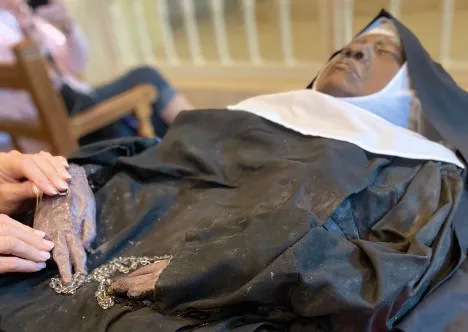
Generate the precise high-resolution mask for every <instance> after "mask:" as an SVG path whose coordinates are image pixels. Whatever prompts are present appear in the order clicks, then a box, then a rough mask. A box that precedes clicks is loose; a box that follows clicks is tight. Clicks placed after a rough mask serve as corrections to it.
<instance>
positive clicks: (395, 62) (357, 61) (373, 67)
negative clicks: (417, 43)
mask: <svg viewBox="0 0 468 332" xmlns="http://www.w3.org/2000/svg"><path fill="white" fill-rule="evenodd" d="M403 63H404V54H403V49H402V47H401V45H400V43H399V42H398V40H397V39H396V38H394V37H391V36H388V35H385V34H366V35H362V36H360V37H357V38H356V39H354V40H353V41H352V42H351V43H350V44H349V45H348V46H346V47H345V48H344V49H343V51H342V52H341V53H340V54H338V55H336V56H335V57H334V58H333V59H332V60H331V61H330V63H329V64H328V65H327V66H326V68H325V69H324V71H323V72H322V73H321V75H320V77H319V81H318V82H317V85H316V89H317V91H320V92H323V93H326V94H329V95H331V96H334V97H361V96H367V95H370V94H373V93H376V92H378V91H380V90H382V89H383V88H384V87H385V86H386V85H387V84H388V83H389V82H390V80H391V79H392V78H393V76H395V74H396V73H397V72H398V70H399V69H400V67H401V66H402V65H403Z"/></svg>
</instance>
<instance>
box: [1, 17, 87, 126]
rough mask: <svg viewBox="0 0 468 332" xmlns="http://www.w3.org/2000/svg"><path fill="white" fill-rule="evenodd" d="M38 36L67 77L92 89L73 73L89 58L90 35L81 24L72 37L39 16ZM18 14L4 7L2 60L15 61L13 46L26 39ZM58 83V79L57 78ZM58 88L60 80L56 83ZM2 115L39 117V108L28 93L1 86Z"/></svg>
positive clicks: (79, 69) (79, 84)
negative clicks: (17, 18)
mask: <svg viewBox="0 0 468 332" xmlns="http://www.w3.org/2000/svg"><path fill="white" fill-rule="evenodd" d="M35 26H36V34H35V39H39V40H38V42H40V43H41V45H42V46H44V47H45V48H47V49H48V50H49V52H50V53H51V54H52V55H53V57H54V59H55V62H56V63H57V65H58V66H59V68H60V70H61V71H62V73H63V74H64V80H65V81H66V82H67V83H68V84H70V85H72V86H73V87H75V88H77V89H80V90H82V91H86V90H88V91H89V90H90V88H89V87H87V86H86V85H85V84H84V83H82V82H80V81H78V80H76V79H75V78H74V77H73V74H74V73H79V72H81V71H82V70H83V69H84V67H85V66H86V64H87V62H88V47H87V43H86V39H85V37H84V35H83V33H82V32H81V30H80V29H79V28H78V27H76V26H75V27H74V28H73V30H72V32H71V34H70V35H69V36H68V37H65V35H64V34H63V33H62V32H61V31H60V30H58V29H56V28H55V27H54V26H52V25H50V24H49V23H47V22H45V21H44V20H42V19H40V18H36V19H35ZM23 38H24V37H23V34H22V32H21V29H20V27H19V25H18V22H17V21H16V19H15V17H14V16H13V15H11V14H10V13H9V12H7V11H0V63H11V62H13V61H14V54H13V51H12V47H13V46H14V45H15V44H17V43H18V42H20V41H21V40H22V39H23ZM54 83H56V82H54ZM56 86H57V88H58V87H59V83H56ZM0 105H1V106H0V119H1V118H10V119H12V118H13V119H23V118H31V117H36V111H35V109H34V106H33V104H32V102H31V100H30V98H29V96H28V94H27V93H24V92H20V91H11V90H0Z"/></svg>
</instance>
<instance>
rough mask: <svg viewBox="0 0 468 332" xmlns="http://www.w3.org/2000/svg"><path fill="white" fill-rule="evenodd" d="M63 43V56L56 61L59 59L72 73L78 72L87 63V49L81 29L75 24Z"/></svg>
mask: <svg viewBox="0 0 468 332" xmlns="http://www.w3.org/2000/svg"><path fill="white" fill-rule="evenodd" d="M65 45H66V47H64V50H63V57H62V58H61V59H57V61H61V62H62V63H61V64H62V65H63V66H65V68H67V69H68V70H69V71H71V72H72V73H74V74H79V73H80V72H82V71H83V70H84V69H85V67H86V65H87V64H88V60H89V49H88V42H87V40H86V37H85V35H84V33H83V31H82V30H81V29H80V27H78V26H77V25H76V24H74V25H73V28H72V30H71V31H70V33H69V34H68V36H67V42H66V44H65Z"/></svg>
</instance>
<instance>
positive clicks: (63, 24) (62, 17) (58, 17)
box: [36, 0, 73, 34]
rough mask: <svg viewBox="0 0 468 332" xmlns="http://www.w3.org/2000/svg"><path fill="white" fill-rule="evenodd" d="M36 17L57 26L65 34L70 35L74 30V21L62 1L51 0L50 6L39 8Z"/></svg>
mask: <svg viewBox="0 0 468 332" xmlns="http://www.w3.org/2000/svg"><path fill="white" fill-rule="evenodd" d="M36 15H37V16H39V17H42V18H43V19H44V20H46V21H48V22H49V23H51V24H52V25H54V26H56V27H57V28H59V29H60V30H62V32H63V33H65V34H69V33H70V32H71V30H72V29H73V19H72V17H71V16H70V15H69V14H68V12H67V9H66V7H65V6H64V5H63V3H62V2H60V1H57V0H51V1H49V4H48V5H45V6H40V7H38V8H37V10H36Z"/></svg>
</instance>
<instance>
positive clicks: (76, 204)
mask: <svg viewBox="0 0 468 332" xmlns="http://www.w3.org/2000/svg"><path fill="white" fill-rule="evenodd" d="M69 172H70V174H71V176H72V179H71V181H70V185H69V191H68V194H67V195H64V196H55V197H47V198H44V200H43V201H42V202H40V203H39V205H38V206H37V213H36V217H35V219H34V228H35V229H37V230H39V231H42V232H44V233H46V236H47V238H48V239H50V240H51V241H52V242H54V244H55V247H54V249H53V250H52V257H53V259H54V261H55V263H56V264H57V266H58V269H59V272H60V275H61V277H62V282H63V283H64V284H66V285H67V284H69V283H70V282H71V281H72V276H73V275H72V266H73V270H74V272H75V273H84V274H86V273H87V271H86V252H85V248H87V247H89V246H90V244H91V243H92V241H94V238H95V237H96V203H95V200H94V195H93V192H92V191H91V189H90V187H89V185H88V180H87V178H86V173H85V171H84V169H82V168H81V167H79V166H76V165H71V166H70V168H69Z"/></svg>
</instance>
